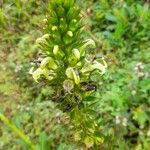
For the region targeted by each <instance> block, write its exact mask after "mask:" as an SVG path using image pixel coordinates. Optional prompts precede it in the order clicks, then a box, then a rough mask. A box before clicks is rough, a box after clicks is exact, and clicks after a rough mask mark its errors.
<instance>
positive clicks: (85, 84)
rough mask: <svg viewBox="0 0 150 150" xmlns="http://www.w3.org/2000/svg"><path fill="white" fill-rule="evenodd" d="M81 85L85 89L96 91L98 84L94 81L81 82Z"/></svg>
mask: <svg viewBox="0 0 150 150" xmlns="http://www.w3.org/2000/svg"><path fill="white" fill-rule="evenodd" d="M80 85H81V89H82V90H83V91H96V90H97V86H96V84H95V83H94V82H92V81H89V82H81V83H80Z"/></svg>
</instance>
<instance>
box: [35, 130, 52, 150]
mask: <svg viewBox="0 0 150 150" xmlns="http://www.w3.org/2000/svg"><path fill="white" fill-rule="evenodd" d="M47 139H48V136H47V135H46V133H45V132H42V133H41V135H40V137H39V144H38V148H39V150H49V148H50V147H49V144H48V143H47Z"/></svg>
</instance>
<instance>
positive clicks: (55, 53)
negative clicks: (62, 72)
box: [53, 45, 59, 55]
mask: <svg viewBox="0 0 150 150" xmlns="http://www.w3.org/2000/svg"><path fill="white" fill-rule="evenodd" d="M58 50H59V46H58V45H55V46H54V48H53V53H54V55H57V53H58Z"/></svg>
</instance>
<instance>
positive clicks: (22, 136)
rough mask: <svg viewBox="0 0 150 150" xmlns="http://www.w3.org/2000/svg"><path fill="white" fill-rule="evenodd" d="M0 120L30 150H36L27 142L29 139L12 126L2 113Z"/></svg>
mask: <svg viewBox="0 0 150 150" xmlns="http://www.w3.org/2000/svg"><path fill="white" fill-rule="evenodd" d="M0 120H1V121H2V122H3V123H4V124H5V125H7V126H8V127H9V128H10V129H11V130H12V131H14V132H15V134H16V135H18V136H19V137H20V138H21V139H22V140H23V141H24V142H25V143H26V144H27V145H28V146H29V147H30V148H31V149H32V150H36V147H35V145H33V144H32V142H31V141H30V140H29V138H28V137H27V136H26V135H25V134H24V133H23V132H22V131H20V130H19V129H18V128H17V127H16V126H15V125H14V124H12V123H11V122H10V121H9V119H8V118H7V117H5V116H4V115H3V114H2V113H0Z"/></svg>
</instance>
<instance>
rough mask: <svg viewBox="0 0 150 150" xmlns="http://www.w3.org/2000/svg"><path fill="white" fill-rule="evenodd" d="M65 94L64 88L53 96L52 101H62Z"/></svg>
mask: <svg viewBox="0 0 150 150" xmlns="http://www.w3.org/2000/svg"><path fill="white" fill-rule="evenodd" d="M64 96H65V93H64V90H61V91H60V92H59V93H57V95H56V96H53V97H52V101H53V102H56V103H61V102H63V101H64Z"/></svg>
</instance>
